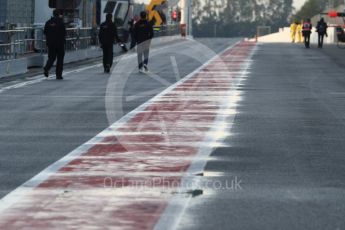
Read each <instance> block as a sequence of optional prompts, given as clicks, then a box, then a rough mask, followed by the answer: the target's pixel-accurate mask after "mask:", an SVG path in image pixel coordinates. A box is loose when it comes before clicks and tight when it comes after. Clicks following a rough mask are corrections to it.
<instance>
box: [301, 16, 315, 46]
mask: <svg viewBox="0 0 345 230" xmlns="http://www.w3.org/2000/svg"><path fill="white" fill-rule="evenodd" d="M312 28H313V25H312V24H311V22H310V19H306V20H305V21H304V22H303V26H302V35H303V37H304V45H305V48H307V49H308V48H310V34H311V29H312Z"/></svg>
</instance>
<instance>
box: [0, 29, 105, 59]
mask: <svg viewBox="0 0 345 230" xmlns="http://www.w3.org/2000/svg"><path fill="white" fill-rule="evenodd" d="M66 32H67V36H66V46H65V49H66V51H72V50H80V49H86V48H89V47H91V46H95V45H98V39H97V34H98V31H97V30H95V29H92V28H68V29H66ZM46 52H47V47H46V39H45V36H44V34H43V28H41V27H40V28H32V27H26V28H16V29H14V30H0V61H3V60H10V59H16V58H19V57H22V56H24V55H28V54H31V53H41V54H43V53H46Z"/></svg>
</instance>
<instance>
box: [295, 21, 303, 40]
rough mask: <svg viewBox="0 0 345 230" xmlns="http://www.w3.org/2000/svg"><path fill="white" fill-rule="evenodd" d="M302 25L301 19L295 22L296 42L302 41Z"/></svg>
mask: <svg viewBox="0 0 345 230" xmlns="http://www.w3.org/2000/svg"><path fill="white" fill-rule="evenodd" d="M302 25H303V21H301V23H299V22H298V23H297V28H296V32H297V42H298V43H301V42H302Z"/></svg>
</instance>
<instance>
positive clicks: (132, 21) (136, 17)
mask: <svg viewBox="0 0 345 230" xmlns="http://www.w3.org/2000/svg"><path fill="white" fill-rule="evenodd" d="M138 21H139V16H138V15H136V16H134V18H133V19H132V20H130V21H129V23H128V24H129V34H130V36H131V45H130V49H134V47H135V46H136V43H137V42H136V41H135V36H134V25H135V24H136V23H137V22H138Z"/></svg>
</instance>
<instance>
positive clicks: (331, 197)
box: [178, 44, 345, 230]
mask: <svg viewBox="0 0 345 230" xmlns="http://www.w3.org/2000/svg"><path fill="white" fill-rule="evenodd" d="M344 57H345V53H344V50H340V49H338V48H336V47H335V46H325V48H324V49H323V50H320V49H317V48H315V46H314V47H312V48H311V49H310V50H306V49H305V48H303V47H302V45H295V44H262V45H259V46H258V50H257V51H256V53H255V54H254V56H253V63H252V66H251V68H250V70H249V71H250V73H249V74H248V78H247V80H246V81H245V82H244V83H243V85H241V86H240V88H239V89H238V90H239V91H240V92H241V93H242V94H241V95H242V101H241V102H240V103H239V104H238V107H237V111H238V113H237V115H236V117H235V119H234V123H233V126H232V129H231V130H230V135H229V136H228V137H227V138H226V140H225V141H224V143H223V145H224V146H222V147H219V148H217V149H215V151H214V152H213V153H212V155H211V157H210V160H209V161H208V163H207V166H206V171H205V173H204V177H203V178H202V182H203V183H201V184H203V185H205V184H207V185H208V186H207V187H206V186H205V187H203V195H200V196H197V197H195V198H192V199H191V201H190V203H189V205H188V207H187V209H186V211H185V213H184V215H183V216H182V219H181V221H180V223H179V228H178V229H198V230H200V229H241V230H245V229H248V230H253V229H287V230H288V229H301V230H307V229H311V230H312V229H313V230H315V229H320V230H328V229H329V230H340V229H345V219H344V216H345V142H344V139H345V75H344V72H345V61H344Z"/></svg>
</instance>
